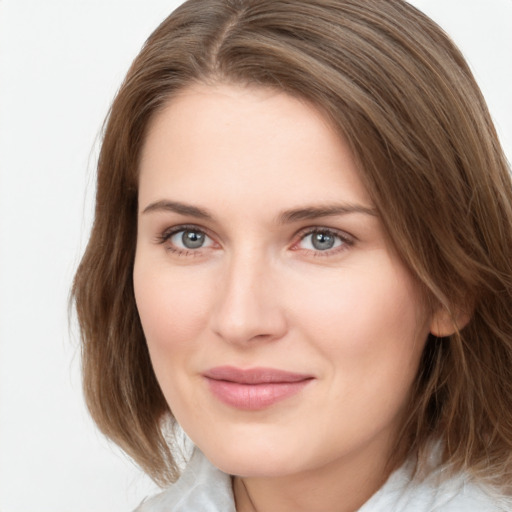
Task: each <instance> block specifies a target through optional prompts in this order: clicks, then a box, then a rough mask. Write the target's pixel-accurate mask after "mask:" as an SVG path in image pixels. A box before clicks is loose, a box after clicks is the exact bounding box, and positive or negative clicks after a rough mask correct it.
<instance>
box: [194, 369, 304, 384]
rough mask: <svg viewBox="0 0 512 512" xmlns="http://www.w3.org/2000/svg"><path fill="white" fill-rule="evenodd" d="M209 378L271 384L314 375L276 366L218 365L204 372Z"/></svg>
mask: <svg viewBox="0 0 512 512" xmlns="http://www.w3.org/2000/svg"><path fill="white" fill-rule="evenodd" d="M203 375H204V376H205V377H206V378H208V379H213V380H224V381H227V382H236V383H238V384H271V383H287V382H300V381H303V380H308V379H312V378H313V376H312V375H308V374H304V373H294V372H289V371H286V370H279V369H275V368H264V367H258V368H248V369H243V368H236V367H234V366H216V367H215V368H210V369H209V370H207V371H206V372H204V374H203Z"/></svg>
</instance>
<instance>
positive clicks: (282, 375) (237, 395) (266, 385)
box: [203, 366, 313, 411]
mask: <svg viewBox="0 0 512 512" xmlns="http://www.w3.org/2000/svg"><path fill="white" fill-rule="evenodd" d="M203 375H204V377H205V378H206V380H207V381H208V385H209V388H210V391H211V392H212V393H213V394H214V395H215V396H216V397H217V398H218V399H219V400H220V401H221V402H224V403H225V404H227V405H230V406H232V407H235V408H237V409H244V410H252V411H254V410H258V409H264V408H265V407H269V406H271V405H273V404H275V403H276V402H279V401H281V400H284V399H286V398H289V397H291V396H293V395H295V394H297V393H299V392H300V391H301V390H302V389H303V388H304V387H305V386H306V385H307V384H309V383H310V382H311V381H312V380H313V376H312V375H305V374H299V373H291V372H287V371H283V370H276V369H273V368H251V369H247V370H243V369H241V368H235V367H233V366H218V367H216V368H211V369H210V370H208V371H207V372H205V373H204V374H203Z"/></svg>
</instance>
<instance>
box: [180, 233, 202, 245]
mask: <svg viewBox="0 0 512 512" xmlns="http://www.w3.org/2000/svg"><path fill="white" fill-rule="evenodd" d="M181 240H182V242H183V245H184V246H185V247H186V248H187V249H197V248H198V247H201V246H202V245H203V243H204V233H199V232H197V231H184V232H183V235H182V237H181Z"/></svg>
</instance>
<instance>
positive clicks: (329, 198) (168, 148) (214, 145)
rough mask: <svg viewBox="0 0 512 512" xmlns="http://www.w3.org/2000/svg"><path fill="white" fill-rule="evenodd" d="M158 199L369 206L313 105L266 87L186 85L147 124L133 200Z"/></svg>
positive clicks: (351, 165) (340, 145) (348, 158)
mask: <svg viewBox="0 0 512 512" xmlns="http://www.w3.org/2000/svg"><path fill="white" fill-rule="evenodd" d="M159 194H160V195H162V194H170V195H172V196H174V195H180V196H181V197H180V198H179V199H180V200H190V201H192V200H196V199H197V198H198V197H200V198H201V200H205V201H212V200H214V199H215V198H216V197H217V196H218V195H221V196H222V197H223V198H224V199H225V200H226V201H227V200H231V199H233V200H236V201H238V202H240V200H241V199H246V200H247V201H248V202H249V201H250V200H251V199H254V198H258V201H259V204H260V208H261V207H262V206H263V205H264V204H267V205H268V206H270V205H272V204H275V203H276V202H277V203H280V204H281V203H284V202H294V201H299V200H300V201H303V202H304V201H305V202H311V201H315V202H319V201H320V202H327V203H331V202H334V201H348V202H365V203H370V200H369V197H368V194H367V193H366V190H365V188H364V187H363V185H362V183H361V181H360V179H359V175H358V171H357V165H356V162H355V159H354V158H353V156H352V154H351V152H350V150H349V148H348V145H347V144H346V143H345V141H344V140H343V139H342V138H341V137H340V135H339V134H338V133H337V132H336V131H335V130H334V129H333V128H332V126H331V125H330V124H329V122H328V121H327V120H326V118H325V117H324V116H323V115H322V114H321V113H320V112H319V111H318V110H317V109H316V108H314V107H313V106H312V105H310V104H308V103H306V102H305V101H302V100H300V99H298V98H295V97H292V96H289V95H287V94H284V93H282V92H278V91H275V90H272V89H266V88H254V87H241V86H235V85H225V84H223V85H216V86H207V85H194V86H192V87H189V88H187V89H185V90H184V91H182V92H181V93H180V94H178V95H177V96H175V97H173V98H172V99H171V100H170V101H169V102H168V104H167V105H166V106H165V108H164V109H163V110H161V111H160V112H159V113H158V114H157V115H156V116H155V118H154V119H153V120H152V123H151V124H150V126H149V129H148V133H147V138H146V141H145V144H144V147H143V151H142V157H141V162H140V189H139V198H140V199H141V202H144V201H151V200H153V201H154V200H157V199H159V197H156V196H158V195H159ZM283 206H287V205H283ZM288 206H290V205H288ZM291 206H293V205H291Z"/></svg>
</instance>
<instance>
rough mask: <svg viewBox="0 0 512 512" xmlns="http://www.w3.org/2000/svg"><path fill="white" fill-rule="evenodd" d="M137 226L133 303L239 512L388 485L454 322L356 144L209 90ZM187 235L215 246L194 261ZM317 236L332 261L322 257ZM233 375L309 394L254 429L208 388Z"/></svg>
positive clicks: (350, 504)
mask: <svg viewBox="0 0 512 512" xmlns="http://www.w3.org/2000/svg"><path fill="white" fill-rule="evenodd" d="M176 203H179V204H180V205H181V206H180V207H176ZM183 205H186V206H188V207H189V206H193V207H195V208H198V209H200V210H201V211H200V212H198V211H195V210H193V209H190V208H183ZM333 206H336V207H339V206H342V207H343V208H344V209H345V210H348V211H341V212H340V211H338V212H337V213H334V212H333V211H331V212H328V211H325V210H326V209H329V208H331V207H333ZM318 209H324V211H318ZM139 210H140V211H139V220H138V241H137V250H136V258H135V268H134V285H135V295H136V301H137V306H138V309H139V313H140V318H141V321H142V325H143V329H144V333H145V335H146V339H147V343H148V347H149V351H150V355H151V359H152V362H153V366H154V370H155V373H156V376H157V379H158V381H159V383H160V385H161V388H162V390H163V393H164V395H165V397H166V400H167V402H168V404H169V406H170V408H171V410H172V412H173V414H174V415H175V417H176V419H177V420H178V422H179V423H180V424H181V425H182V427H183V428H184V430H185V431H186V432H187V434H188V435H189V436H190V438H191V439H192V440H193V441H194V442H195V443H196V445H197V446H199V447H200V448H201V450H202V451H203V452H204V453H205V455H206V456H207V457H208V458H209V459H210V460H211V461H212V462H213V464H214V465H216V466H217V467H219V468H220V469H222V470H223V471H225V472H227V473H229V474H232V475H236V477H235V478H234V492H235V498H236V503H237V510H238V511H239V512H243V511H248V510H260V511H266V510H267V511H268V510H272V511H274V512H285V511H292V510H293V511H295V512H297V511H302V510H304V511H309V512H312V511H313V512H314V511H324V512H327V511H329V512H333V510H337V511H338V510H339V511H352V510H355V509H357V508H358V507H360V506H361V505H362V504H363V503H364V502H365V501H366V500H367V499H368V498H369V497H370V496H371V495H372V494H373V493H374V492H375V491H376V490H377V489H378V488H379V487H380V486H381V485H382V484H383V482H384V481H385V479H386V477H387V472H386V469H385V468H386V462H387V460H388V457H389V455H390V449H391V444H392V442H393V440H394V436H395V435H396V432H397V429H398V426H399V424H400V421H401V419H402V418H403V413H404V411H403V409H404V404H405V403H406V399H407V396H408V392H409V390H410V387H411V384H412V382H413V380H414V377H415V375H416V373H417V369H418V364H419V360H420V356H421V353H422V350H423V347H424V343H425V340H426V338H427V335H428V333H429V331H430V330H431V328H432V327H433V326H434V325H437V324H436V322H437V323H438V322H439V319H438V318H436V315H435V314H434V315H431V314H429V313H428V312H427V310H426V308H425V306H424V303H423V301H422V297H421V296H420V293H419V291H418V289H417V286H416V284H415V282H414V280H413V278H412V277H411V276H410V275H409V273H408V271H407V270H406V268H405V267H404V266H403V264H402V263H401V261H400V259H399V258H398V256H397V255H396V253H395V252H394V250H393V248H392V247H390V245H389V242H388V238H387V237H386V235H385V232H384V230H383V227H382V224H381V222H380V220H379V217H378V215H377V213H376V212H375V210H374V208H373V204H372V201H371V199H370V197H369V196H368V193H367V191H366V190H365V188H364V187H363V185H362V183H361V181H360V179H359V176H358V171H357V165H356V162H355V160H354V158H353V156H352V155H351V153H350V151H349V149H348V147H347V145H346V143H345V142H344V141H343V140H342V139H340V137H339V135H338V134H336V133H335V131H334V130H333V129H332V128H331V126H330V125H329V124H328V123H327V121H326V120H325V119H324V118H323V117H322V115H320V113H319V112H318V111H317V110H315V108H313V107H312V106H310V105H308V104H306V103H305V102H302V101H300V100H299V99H296V98H292V97H290V96H287V95H285V94H283V93H280V92H276V91H272V90H267V89H258V88H244V87H240V86H235V85H229V84H219V85H216V86H211V85H209V86H207V85H195V86H193V87H190V88H188V89H185V90H184V91H182V92H181V93H180V94H179V95H177V96H175V97H174V98H173V99H172V100H170V101H169V103H168V105H167V107H166V108H165V109H164V110H162V111H161V112H160V113H159V114H158V115H157V116H156V117H155V118H154V119H153V120H152V123H151V125H150V127H149V131H148V135H147V139H146V141H145V145H144V148H143V153H142V158H141V163H140V190H139ZM290 211H295V215H290V214H288V215H286V213H285V212H290ZM297 211H301V212H302V213H301V214H298V213H297ZM328 213H330V214H328ZM203 214H208V215H207V216H205V215H203ZM183 225H185V226H186V227H187V228H188V229H189V230H191V231H190V232H191V233H192V235H193V236H198V235H201V233H204V234H205V238H204V244H203V245H202V246H200V247H197V248H187V247H185V246H184V244H183V240H182V234H183V229H184V228H182V226H183ZM173 229H174V231H177V233H175V234H173V235H172V236H171V235H169V233H170V231H172V230H173ZM312 229H313V231H314V235H319V234H320V236H321V235H322V233H323V234H324V235H325V234H326V231H325V230H326V229H328V230H330V232H329V233H327V234H328V236H331V237H333V238H332V240H333V241H334V246H333V247H332V248H330V249H327V250H324V249H322V250H319V249H318V247H317V246H314V245H313V242H312V235H311V230H312ZM180 230H181V231H180ZM221 365H231V366H235V367H238V368H244V369H246V368H254V367H270V368H276V369H281V370H286V371H290V372H296V373H301V374H307V375H310V376H312V379H311V381H310V382H309V383H308V384H307V386H305V387H304V388H303V389H302V390H301V391H300V392H298V393H297V394H295V395H293V396H291V397H289V398H286V399H285V400H282V401H279V402H277V403H275V404H272V405H271V406H269V407H265V408H263V409H261V410H256V411H252V410H251V411H246V410H240V409H238V408H236V407H232V406H229V405H226V404H225V403H223V402H221V401H220V400H218V399H217V398H216V397H215V396H213V395H212V393H211V391H210V389H209V387H208V385H207V382H205V378H204V376H203V373H204V372H205V371H207V370H208V369H209V368H212V367H216V366H221ZM333 504H336V505H333Z"/></svg>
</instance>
